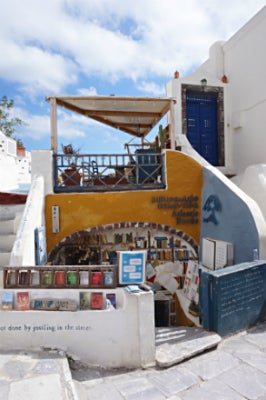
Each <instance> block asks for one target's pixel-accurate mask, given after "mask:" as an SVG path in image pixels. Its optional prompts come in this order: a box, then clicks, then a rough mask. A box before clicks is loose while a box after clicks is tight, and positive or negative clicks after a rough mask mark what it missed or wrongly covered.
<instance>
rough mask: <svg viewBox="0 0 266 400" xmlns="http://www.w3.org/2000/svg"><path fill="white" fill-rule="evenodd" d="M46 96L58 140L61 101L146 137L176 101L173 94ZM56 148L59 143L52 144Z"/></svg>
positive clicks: (67, 107)
mask: <svg viewBox="0 0 266 400" xmlns="http://www.w3.org/2000/svg"><path fill="white" fill-rule="evenodd" d="M46 100H47V101H49V102H50V105H51V134H52V137H54V142H57V139H56V137H55V136H57V134H56V131H57V128H56V121H55V119H56V111H55V108H56V106H57V105H58V106H61V107H64V108H66V109H68V110H71V111H73V112H76V113H78V114H81V115H84V116H86V117H88V118H92V119H94V120H96V121H98V122H101V123H103V124H106V125H109V126H111V127H113V128H115V129H119V130H121V131H123V132H126V133H128V134H130V135H133V136H136V137H140V138H144V137H145V136H146V135H147V134H148V133H149V132H150V131H151V130H152V128H153V127H154V126H155V125H156V124H157V123H158V122H159V121H160V120H161V119H162V118H163V117H164V115H165V114H166V113H167V112H168V111H170V109H171V102H172V100H171V99H169V98H158V97H157V98H154V97H117V96H49V97H47V98H46ZM52 143H53V139H52ZM54 145H55V143H54ZM52 148H53V149H54V150H55V146H53V145H52Z"/></svg>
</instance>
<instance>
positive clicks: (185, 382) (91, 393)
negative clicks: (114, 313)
mask: <svg viewBox="0 0 266 400" xmlns="http://www.w3.org/2000/svg"><path fill="white" fill-rule="evenodd" d="M181 330H182V332H180V331H179V333H178V332H174V335H175V338H176V341H173V340H172V339H171V341H168V344H167V346H164V347H162V348H161V349H160V357H161V358H160V363H161V362H162V360H163V362H165V363H166V364H165V365H168V361H169V358H168V357H170V358H171V363H173V362H179V364H175V365H173V366H171V367H167V368H159V367H158V366H157V367H154V368H150V369H147V370H134V371H127V370H111V371H110V370H103V369H100V368H90V367H88V366H85V365H82V364H80V363H78V362H72V363H70V365H71V367H72V369H71V370H70V369H69V364H68V360H67V358H66V356H65V354H63V353H61V352H57V351H48V350H47V351H39V352H2V353H0V400H107V399H108V400H141V399H145V400H266V323H264V324H262V325H260V326H257V327H255V328H252V329H250V330H248V331H247V332H241V333H239V334H237V335H234V336H231V337H228V338H225V339H223V340H221V341H218V338H217V337H216V336H215V334H214V335H213V334H210V335H208V334H204V333H203V332H201V331H200V330H196V331H189V330H188V331H186V329H181ZM182 336H185V337H186V338H187V341H188V342H189V343H188V345H184V342H183V340H181V339H182ZM160 337H161V338H162V336H160ZM171 338H173V337H172V336H171ZM208 338H209V340H210V341H209V342H208V340H207V339H208ZM206 341H207V342H208V343H206ZM215 341H217V343H218V342H219V344H218V347H217V348H216V349H215V350H214V349H213V348H212V350H207V351H205V352H204V353H203V354H201V355H197V356H195V357H192V358H190V359H187V360H186V361H182V360H183V358H184V354H185V351H187V350H189V351H191V354H195V347H196V348H197V351H200V350H202V351H203V350H204V348H205V347H206V349H208V348H209V345H210V343H212V345H213V344H214V343H215ZM166 342H167V341H165V343H166ZM170 342H171V346H173V352H174V354H175V357H172V354H171V351H170V350H169V345H170ZM165 343H164V344H165ZM178 346H181V347H180V348H181V350H182V352H183V353H182V357H181V358H180V357H179V355H178V351H177V348H178ZM163 349H164V350H165V355H164V357H163V354H162V351H163ZM188 355H189V352H187V353H186V357H187V356H188ZM160 365H161V364H160ZM71 373H72V375H71Z"/></svg>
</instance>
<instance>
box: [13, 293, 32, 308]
mask: <svg viewBox="0 0 266 400" xmlns="http://www.w3.org/2000/svg"><path fill="white" fill-rule="evenodd" d="M29 309H30V296H29V292H17V294H16V310H17V311H25V310H29Z"/></svg>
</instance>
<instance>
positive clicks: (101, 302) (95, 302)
mask: <svg viewBox="0 0 266 400" xmlns="http://www.w3.org/2000/svg"><path fill="white" fill-rule="evenodd" d="M104 308H105V297H104V294H103V292H92V293H91V309H92V310H103V309H104Z"/></svg>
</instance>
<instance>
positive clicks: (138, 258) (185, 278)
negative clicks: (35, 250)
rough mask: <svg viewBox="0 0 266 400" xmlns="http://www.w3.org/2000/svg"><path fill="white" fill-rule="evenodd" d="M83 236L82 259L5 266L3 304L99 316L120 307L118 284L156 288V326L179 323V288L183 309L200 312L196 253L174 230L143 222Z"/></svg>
mask: <svg viewBox="0 0 266 400" xmlns="http://www.w3.org/2000/svg"><path fill="white" fill-rule="evenodd" d="M82 240H83V238H81V239H80V242H79V243H78V244H77V247H79V248H82V249H83V250H84V253H83V257H81V258H79V259H78V260H77V261H78V264H73V265H70V264H62V265H38V266H32V267H26V266H23V267H4V268H3V283H4V291H3V296H2V297H3V299H2V309H3V310H15V311H27V310H29V311H31V310H33V311H38V312H39V311H40V312H41V311H49V312H50V311H51V312H52V311H62V312H63V311H65V312H67V311H69V312H75V311H82V314H83V311H84V312H85V311H95V315H98V314H99V312H97V311H101V310H116V309H119V308H121V305H122V304H123V303H122V302H123V300H122V298H121V297H119V296H117V290H115V289H118V288H119V286H120V287H121V286H123V287H124V292H126V293H127V294H130V295H131V294H134V295H138V294H141V293H142V292H143V291H145V290H148V291H153V292H154V302H155V307H154V309H155V324H156V326H176V325H178V320H179V319H178V317H177V315H178V313H179V311H180V310H179V311H178V310H177V304H178V302H177V300H176V299H177V292H179V296H180V294H182V296H183V298H182V299H184V301H183V303H182V304H181V307H182V309H183V310H184V307H185V309H186V311H187V312H188V313H189V314H190V315H193V316H195V317H197V316H198V284H199V275H198V262H197V255H196V253H195V250H194V249H193V248H192V246H190V245H189V244H188V243H187V242H186V241H185V240H183V239H181V238H180V237H178V236H177V235H176V236H174V235H173V234H172V235H171V232H170V231H169V232H165V233H163V234H160V233H159V232H158V231H155V230H154V232H153V231H152V230H151V229H149V230H148V229H145V228H142V227H141V228H137V229H136V230H134V231H132V232H129V231H128V230H127V229H126V228H125V229H118V230H117V231H114V230H110V232H109V231H106V232H104V233H98V234H96V235H95V234H94V235H93V234H91V235H90V237H89V238H88V237H87V236H86V237H85V239H84V243H83V241H82ZM72 246H73V244H72ZM72 250H73V247H72ZM67 252H68V250H66V254H68V253H67ZM73 254H76V252H73ZM73 261H75V260H74V259H73ZM145 285H146V286H145ZM141 286H143V287H144V286H145V288H144V289H143V288H142V287H141ZM33 289H34V291H33ZM42 289H44V290H42ZM54 289H56V290H54ZM68 289H72V291H71V290H70V291H69V296H68ZM73 289H75V290H74V291H73ZM112 289H113V290H112ZM12 290H13V292H12ZM38 290H39V291H38ZM47 290H49V292H47ZM50 290H51V291H50ZM60 290H61V291H62V292H60ZM42 293H43V295H42ZM49 293H50V294H49ZM182 299H181V300H182ZM184 304H185V306H184Z"/></svg>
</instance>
